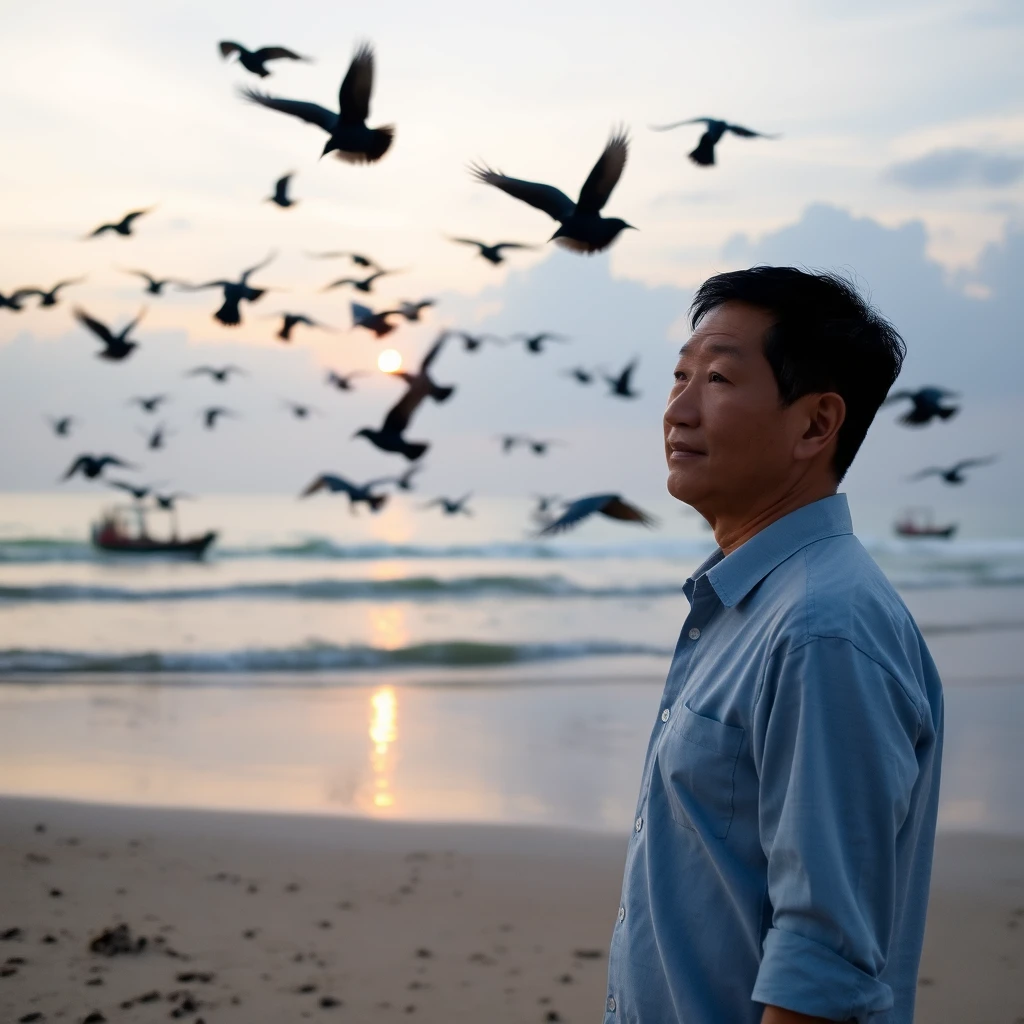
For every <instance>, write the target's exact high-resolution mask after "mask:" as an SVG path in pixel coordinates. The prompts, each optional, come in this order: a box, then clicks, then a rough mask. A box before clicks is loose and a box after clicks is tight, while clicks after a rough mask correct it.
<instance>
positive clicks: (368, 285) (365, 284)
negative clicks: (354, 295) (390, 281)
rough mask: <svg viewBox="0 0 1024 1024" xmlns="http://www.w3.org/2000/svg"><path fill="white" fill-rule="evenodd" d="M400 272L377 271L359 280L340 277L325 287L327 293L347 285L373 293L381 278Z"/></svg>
mask: <svg viewBox="0 0 1024 1024" xmlns="http://www.w3.org/2000/svg"><path fill="white" fill-rule="evenodd" d="M400 273H401V271H400V270H380V269H378V270H375V271H374V272H373V273H372V274H370V276H369V277H364V278H358V277H339V278H338V280H337V281H332V282H331V283H330V284H329V285H326V286H325V287H324V289H323V290H324V291H325V292H329V291H330V290H331V289H332V288H341V287H343V286H344V285H346V284H350V285H352V287H353V288H355V289H357V290H358V291H361V292H372V291H373V282H374V281H376V280H377V279H378V278H380V277H385V276H386V275H388V274H400Z"/></svg>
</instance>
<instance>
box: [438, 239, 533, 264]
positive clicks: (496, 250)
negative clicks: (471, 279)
mask: <svg viewBox="0 0 1024 1024" xmlns="http://www.w3.org/2000/svg"><path fill="white" fill-rule="evenodd" d="M452 241H453V242H458V243H460V244H461V245H475V246H476V247H477V248H478V249H479V250H480V253H479V254H480V255H481V256H482V257H483V258H484V259H485V260H487V262H488V263H493V264H494V265H495V266H498V264H499V263H504V262H505V257H504V256H502V255H501V251H502V250H503V249H536V248H537V246H535V245H524V244H523V243H522V242H495V243H494V245H488V244H487V243H486V242H478V241H477V240H476V239H475V238H452Z"/></svg>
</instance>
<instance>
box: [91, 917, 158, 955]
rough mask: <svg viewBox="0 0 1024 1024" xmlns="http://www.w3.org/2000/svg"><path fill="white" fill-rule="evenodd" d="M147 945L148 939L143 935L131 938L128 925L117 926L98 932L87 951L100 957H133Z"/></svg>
mask: <svg viewBox="0 0 1024 1024" xmlns="http://www.w3.org/2000/svg"><path fill="white" fill-rule="evenodd" d="M148 945H149V939H147V938H146V937H145V936H144V935H140V936H138V937H137V938H133V937H132V933H131V929H130V928H129V927H128V925H126V924H119V925H117V926H116V927H114V928H107V929H105V930H104V931H102V932H100V934H99V935H97V936H96V938H94V939H93V940H92V941H91V942H90V943H89V951H90V952H92V953H98V954H100V955H101V956H134V955H137V954H139V953H141V952H142V951H143V950H144V949H145V948H146V947H147V946H148Z"/></svg>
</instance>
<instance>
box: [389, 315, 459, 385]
mask: <svg viewBox="0 0 1024 1024" xmlns="http://www.w3.org/2000/svg"><path fill="white" fill-rule="evenodd" d="M447 338H448V332H447V331H442V332H441V333H440V335H438V338H437V340H436V341H435V342H434V344H433V345H431V347H430V349H429V351H428V352H427V354H426V355H425V356H424V357H423V361H422V362H421V363H420V368H419V371H418V372H417V373H406V372H405V371H404V370H396V371H395V372H394V373H392V374H389V376H391V377H401V378H402V380H404V381H405V383H406V384H407V385H408V387H409V389H410V390H418V391H422V392H423V394H424V395H425V396H426V397H427V398H432V399H433V400H434V401H435V402H444V401H446V400H447V399H449V398H451V396H452V395H453V394H455V388H454V387H442V386H441V385H439V384H436V383H435V382H434V381H433V380H432V379H431V376H430V366H431V364H432V363H433V362H434V360H435V359H437V357H438V356H439V355H440V354H441V349H442V348H443V347H444V343H445V341H446V340H447Z"/></svg>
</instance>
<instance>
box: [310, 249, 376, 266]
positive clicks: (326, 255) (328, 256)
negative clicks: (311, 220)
mask: <svg viewBox="0 0 1024 1024" xmlns="http://www.w3.org/2000/svg"><path fill="white" fill-rule="evenodd" d="M306 255H307V256H308V257H309V258H310V259H311V260H337V259H341V258H342V257H344V256H347V257H348V258H349V259H350V260H351V261H352V262H353V263H354V264H355V265H356V266H357V267H367V268H369V267H377V266H378V265H377V263H376V261H375V260H371V259H370V257H369V256H364V255H363V254H362V253H359V252H307V253H306ZM378 269H379V267H378Z"/></svg>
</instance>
